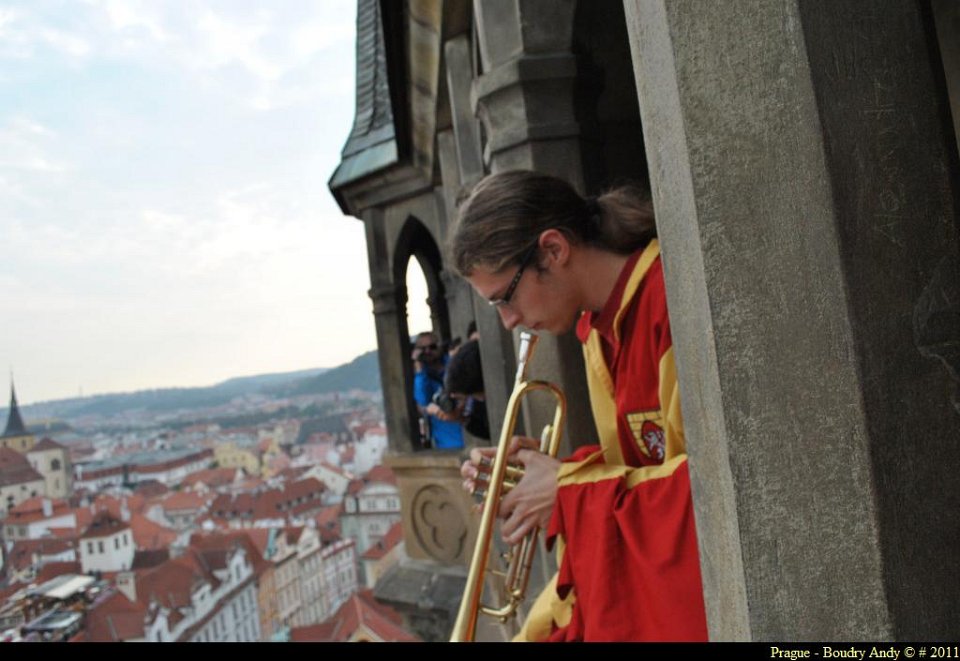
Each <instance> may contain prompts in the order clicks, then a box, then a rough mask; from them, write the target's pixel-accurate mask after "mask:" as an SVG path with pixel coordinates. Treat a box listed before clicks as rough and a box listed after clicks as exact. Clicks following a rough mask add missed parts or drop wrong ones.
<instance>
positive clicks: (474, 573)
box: [450, 332, 567, 642]
mask: <svg viewBox="0 0 960 661" xmlns="http://www.w3.org/2000/svg"><path fill="white" fill-rule="evenodd" d="M539 339H540V338H539V337H537V336H536V335H533V334H532V333H526V332H524V333H521V334H520V351H519V358H518V363H517V376H516V380H515V381H514V385H513V392H512V393H511V395H510V399H509V401H508V402H507V411H506V418H505V420H504V422H503V429H502V430H501V432H500V442H499V445H498V446H497V453H496V455H495V456H494V459H493V462H492V468H491V470H490V476H489V478H488V480H489V483H488V486H487V488H486V493H485V494H484V499H483V514H482V516H481V519H480V529H479V531H478V532H477V542H476V545H475V546H474V550H473V557H472V559H471V561H470V569H469V572H468V573H467V583H466V586H465V588H464V593H463V599H462V600H461V602H460V610H459V611H458V613H457V619H456V621H455V623H454V625H453V631H452V633H451V635H450V641H451V642H467V641H472V640H474V638H475V636H476V629H477V621H478V619H479V616H480V614H481V613H482V614H484V615H488V616H491V617H494V618H497V619H499V620H500V621H501V622H506V621H507V620H509V619H510V618H511V617H514V616H515V615H516V613H517V609H518V608H519V607H520V604H522V603H523V600H524V599H525V598H526V591H527V584H528V583H529V581H530V570H531V567H532V566H533V557H534V554H535V552H536V548H537V536H538V535H539V532H540V529H539V528H534V529H533V530H532V531H531V532H529V533H527V535H526V537H524V539H523V540H522V541H521V542H520V543H519V544H517V545H516V546H514V547H513V548H511V549H510V551H509V552H508V553H507V554H506V556H507V557H506V562H507V570H506V571H505V572H495V573H497V574H499V575H500V576H502V577H503V578H504V584H503V587H502V590H501V601H502V602H503V603H502V604H501V605H499V606H486V605H483V604H481V603H480V601H481V598H482V595H483V585H484V579H485V576H486V573H487V565H488V561H489V556H490V548H491V543H492V540H493V529H494V522H495V519H496V517H497V512H498V510H499V505H500V498H501V497H502V496H503V495H505V494H506V493H507V492H508V491H509V490H510V489H511V488H512V487H513V486H514V485H516V483H517V482H519V481H520V479H521V478H522V477H523V472H522V470H521V469H519V468H517V467H515V466H509V465H508V464H507V451H508V450H509V448H510V439H511V438H512V437H513V433H514V430H515V428H516V426H517V421H518V420H519V417H520V408H521V405H522V403H523V399H524V397H526V396H527V394H528V393H531V392H535V391H538V390H545V391H547V392H549V393H551V394H552V395H553V397H554V399H555V400H556V409H555V410H554V415H553V422H552V423H551V424H549V425H547V426H546V427H544V429H543V433H542V434H541V436H540V451H541V452H545V453H548V454H549V455H550V456H552V457H556V456H557V451H558V450H559V449H560V437H561V435H562V433H563V421H564V417H565V415H566V408H567V404H566V398H565V397H564V395H563V392H562V391H561V390H560V389H559V388H558V387H557V386H555V385H554V384H552V383H547V382H545V381H528V380H527V378H526V372H527V364H528V363H529V362H530V361H531V360H532V359H533V353H534V349H535V348H536V345H537V340H539Z"/></svg>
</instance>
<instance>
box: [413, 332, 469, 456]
mask: <svg viewBox="0 0 960 661" xmlns="http://www.w3.org/2000/svg"><path fill="white" fill-rule="evenodd" d="M445 355H446V352H444V351H442V350H441V348H440V344H439V342H438V341H437V336H436V335H434V334H433V333H432V332H429V331H427V332H423V333H420V334H419V335H417V338H416V340H415V342H414V347H413V359H414V360H415V361H417V362H418V363H419V364H420V369H419V371H417V373H416V375H415V376H414V379H413V398H414V400H416V402H417V408H419V409H420V413H421V414H422V415H424V416H425V417H426V419H427V423H428V425H429V430H428V431H429V433H428V436H429V438H430V439H431V440H432V444H433V447H435V448H437V449H439V450H459V449H460V448H462V447H463V429H462V426H461V424H460V420H461V411H460V407H459V406H458V404H457V403H456V402H455V401H454V400H453V399H451V398H450V397H449V396H448V395H447V394H446V392H445V391H444V389H443V379H444V368H445V363H444V357H445Z"/></svg>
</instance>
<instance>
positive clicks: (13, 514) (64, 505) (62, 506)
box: [4, 496, 70, 523]
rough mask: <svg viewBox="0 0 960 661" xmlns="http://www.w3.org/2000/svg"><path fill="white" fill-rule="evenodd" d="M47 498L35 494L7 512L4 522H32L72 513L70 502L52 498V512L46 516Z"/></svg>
mask: <svg viewBox="0 0 960 661" xmlns="http://www.w3.org/2000/svg"><path fill="white" fill-rule="evenodd" d="M44 500H47V498H45V497H43V496H34V497H33V498H27V499H26V500H25V501H23V502H22V503H20V504H19V505H17V506H16V507H14V508H13V509H11V510H10V511H9V512H7V518H6V519H5V520H4V523H32V522H34V521H43V520H44V519H51V518H54V517H59V516H64V515H67V514H70V504H69V503H68V502H67V501H66V500H63V499H62V498H53V499H50V505H51V510H52V514H51V515H50V516H44V514H43V501H44Z"/></svg>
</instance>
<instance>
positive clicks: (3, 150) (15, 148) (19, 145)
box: [0, 116, 67, 172]
mask: <svg viewBox="0 0 960 661" xmlns="http://www.w3.org/2000/svg"><path fill="white" fill-rule="evenodd" d="M54 137H55V136H54V132H53V131H52V130H50V129H48V128H47V127H45V126H43V125H42V124H40V123H39V122H36V121H34V120H32V119H30V118H28V117H24V116H15V117H11V118H9V119H8V120H7V121H6V123H5V124H4V125H3V126H2V127H0V170H3V169H7V170H24V171H32V172H62V171H64V170H66V169H67V166H66V164H65V163H64V162H62V161H60V160H58V159H57V158H54V157H52V156H50V155H49V154H48V153H47V150H48V147H49V144H50V143H51V142H52V138H54Z"/></svg>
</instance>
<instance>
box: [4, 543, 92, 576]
mask: <svg viewBox="0 0 960 661" xmlns="http://www.w3.org/2000/svg"><path fill="white" fill-rule="evenodd" d="M76 547H77V544H76V540H73V539H56V538H54V537H43V538H41V539H21V540H18V541H16V542H14V543H13V546H12V547H11V548H10V552H9V553H8V554H7V561H8V562H9V563H10V565H11V566H13V567H15V568H16V569H19V570H23V569H27V568H28V567H31V566H32V565H33V556H34V555H37V556H39V557H44V556H53V555H60V554H61V553H66V552H67V551H69V550H71V549H76Z"/></svg>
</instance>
